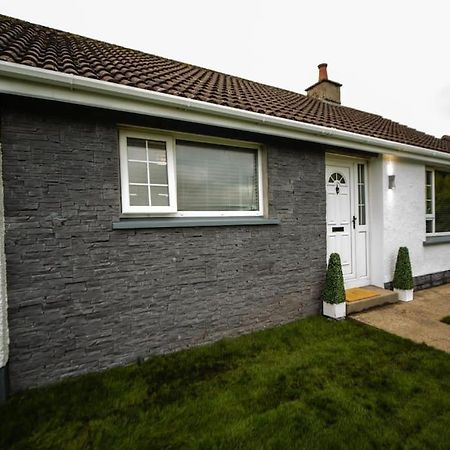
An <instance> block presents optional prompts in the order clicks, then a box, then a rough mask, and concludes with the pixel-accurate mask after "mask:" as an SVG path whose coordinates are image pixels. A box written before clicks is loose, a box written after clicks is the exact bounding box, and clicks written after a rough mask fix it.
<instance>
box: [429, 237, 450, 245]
mask: <svg viewBox="0 0 450 450" xmlns="http://www.w3.org/2000/svg"><path fill="white" fill-rule="evenodd" d="M449 243H450V235H447V236H427V237H426V238H425V240H424V241H423V245H424V246H428V245H437V244H449Z"/></svg>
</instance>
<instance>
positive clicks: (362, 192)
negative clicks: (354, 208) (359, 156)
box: [358, 164, 366, 225]
mask: <svg viewBox="0 0 450 450" xmlns="http://www.w3.org/2000/svg"><path fill="white" fill-rule="evenodd" d="M365 168H366V166H365V165H364V164H358V216H359V219H358V220H359V224H360V225H365V224H366V175H365Z"/></svg>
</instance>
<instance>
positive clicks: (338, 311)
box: [322, 302, 346, 320]
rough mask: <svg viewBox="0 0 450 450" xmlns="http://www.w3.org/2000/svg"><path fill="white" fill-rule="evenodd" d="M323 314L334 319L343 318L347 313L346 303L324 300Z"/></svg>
mask: <svg viewBox="0 0 450 450" xmlns="http://www.w3.org/2000/svg"><path fill="white" fill-rule="evenodd" d="M322 305H323V315H324V316H326V317H331V318H332V319H337V320H338V319H343V318H344V317H345V314H346V303H345V302H342V303H327V302H322Z"/></svg>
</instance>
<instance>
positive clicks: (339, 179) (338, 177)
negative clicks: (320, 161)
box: [328, 172, 345, 184]
mask: <svg viewBox="0 0 450 450" xmlns="http://www.w3.org/2000/svg"><path fill="white" fill-rule="evenodd" d="M335 181H337V182H338V183H339V184H345V178H344V175H341V174H340V173H338V172H335V173H332V174H331V175H330V178H329V179H328V183H334V182H335Z"/></svg>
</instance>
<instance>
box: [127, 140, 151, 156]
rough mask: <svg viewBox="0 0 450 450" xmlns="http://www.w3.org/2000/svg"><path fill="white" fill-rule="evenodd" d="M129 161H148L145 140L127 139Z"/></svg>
mask: <svg viewBox="0 0 450 450" xmlns="http://www.w3.org/2000/svg"><path fill="white" fill-rule="evenodd" d="M127 147H128V160H130V159H135V160H138V161H147V155H146V153H145V140H144V139H135V138H127Z"/></svg>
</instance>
